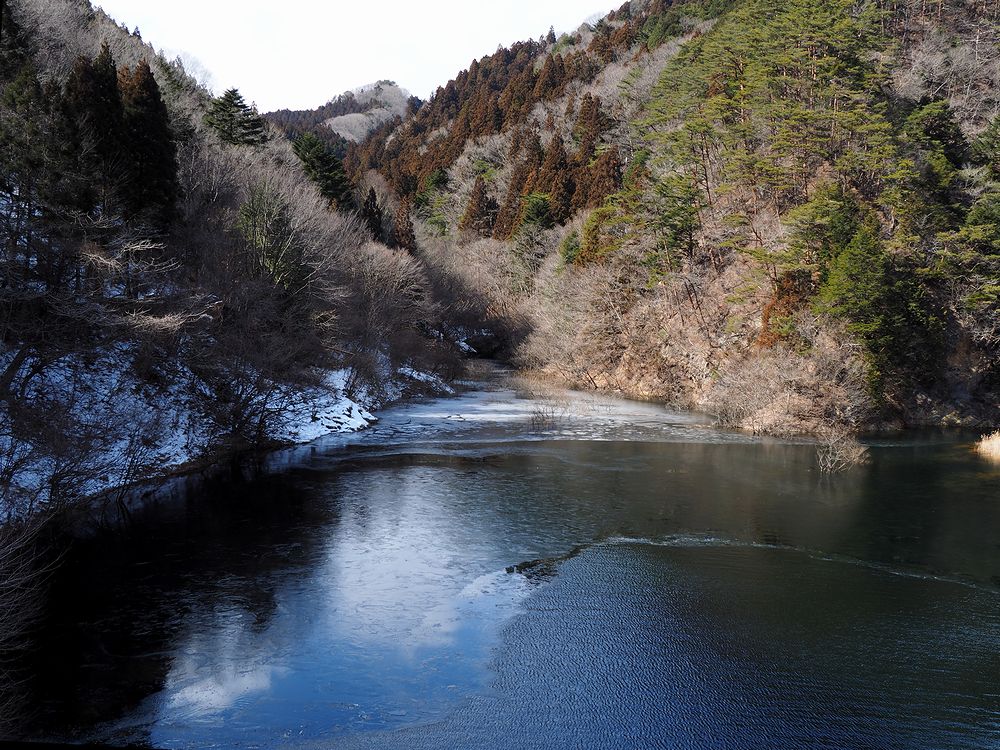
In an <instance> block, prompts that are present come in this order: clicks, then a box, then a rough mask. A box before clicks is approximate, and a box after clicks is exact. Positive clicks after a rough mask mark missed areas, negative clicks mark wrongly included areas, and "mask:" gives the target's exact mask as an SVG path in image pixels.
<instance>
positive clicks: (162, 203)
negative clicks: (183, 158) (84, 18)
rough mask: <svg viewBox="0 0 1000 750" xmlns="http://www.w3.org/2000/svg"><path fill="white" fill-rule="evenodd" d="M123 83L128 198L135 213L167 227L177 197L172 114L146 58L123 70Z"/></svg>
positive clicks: (156, 224)
mask: <svg viewBox="0 0 1000 750" xmlns="http://www.w3.org/2000/svg"><path fill="white" fill-rule="evenodd" d="M120 86H121V95H122V104H123V107H124V113H125V133H126V144H127V146H126V148H127V150H128V153H129V157H130V159H129V169H130V171H131V173H132V174H131V183H132V184H131V186H130V190H129V194H128V196H127V199H126V202H127V203H128V205H129V208H130V210H131V213H132V215H133V216H136V217H141V218H142V219H144V220H147V221H149V222H150V223H151V224H152V225H154V226H156V227H158V228H166V226H167V225H168V224H169V222H170V218H171V216H172V214H173V210H174V205H175V203H176V200H177V150H176V146H175V144H174V137H173V133H172V132H171V130H170V116H169V114H168V113H167V108H166V105H164V103H163V99H162V97H161V95H160V87H159V86H158V85H157V83H156V79H155V78H153V72H152V71H151V70H150V68H149V64H148V63H147V62H146V61H145V60H143V61H142V62H140V63H139V64H138V65H137V66H136V68H135V71H130V70H128V69H127V68H126V69H124V70H123V71H122V72H121V75H120Z"/></svg>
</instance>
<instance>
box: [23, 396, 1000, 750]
mask: <svg viewBox="0 0 1000 750" xmlns="http://www.w3.org/2000/svg"><path fill="white" fill-rule="evenodd" d="M871 453H872V461H871V463H870V465H868V466H865V467H861V468H858V469H855V470H852V471H850V472H848V473H846V474H843V475H840V476H836V477H833V478H827V479H824V478H822V477H820V476H819V474H818V472H817V470H816V464H815V447H814V446H812V445H810V444H808V443H804V442H803V443H797V444H796V443H788V442H781V441H777V440H761V439H754V438H751V437H748V436H744V435H732V434H726V433H723V432H720V431H717V430H715V429H714V428H712V427H711V426H710V424H709V423H708V422H707V420H705V419H702V418H700V417H697V416H693V415H687V414H678V413H672V412H670V411H668V410H665V409H664V408H663V407H660V406H657V405H652V404H642V403H635V402H626V401H619V400H614V399H609V398H596V397H591V396H587V395H582V394H572V393H565V392H546V393H542V394H539V393H529V392H528V391H527V390H526V389H525V388H524V386H523V385H519V384H517V383H508V382H504V381H501V380H499V379H496V380H494V381H491V382H490V383H487V384H480V385H479V386H478V387H476V388H474V389H473V390H470V391H469V392H468V393H466V394H464V395H462V396H460V397H458V398H453V399H448V400H440V401H432V402H428V403H423V404H410V405H407V406H404V407H400V408H398V409H395V410H393V411H391V412H389V413H388V414H386V415H385V418H384V419H383V421H382V422H381V423H380V424H379V425H378V426H377V427H376V428H374V429H372V430H370V431H368V432H366V433H363V434H361V435H358V436H354V437H351V438H349V439H336V440H335V439H331V440H329V441H327V442H326V443H321V444H318V445H316V446H312V447H310V448H309V449H306V450H296V451H292V452H289V453H286V454H283V455H281V456H277V457H275V458H274V459H273V460H272V461H271V462H270V463H271V465H270V467H269V471H268V473H267V474H266V475H265V476H264V477H263V478H260V479H257V480H254V481H245V482H235V481H229V482H225V483H217V484H215V485H212V486H209V487H206V488H205V489H203V490H202V491H201V492H199V493H196V494H195V495H193V496H191V497H190V498H188V499H187V500H186V501H184V502H172V503H163V504H161V505H159V506H157V507H153V508H150V509H148V510H147V511H146V512H145V513H144V514H142V516H141V517H140V518H139V519H138V520H137V524H136V528H135V530H134V531H133V532H132V533H131V534H130V535H128V536H120V535H115V536H105V537H101V538H98V539H95V540H92V541H88V542H84V543H81V544H80V545H78V547H77V548H76V549H75V550H74V552H73V553H72V555H71V557H70V559H69V561H68V562H67V564H66V565H64V566H63V568H62V569H61V571H60V573H59V576H58V578H57V580H56V581H55V582H54V586H53V592H52V595H51V603H50V605H49V608H48V611H47V614H46V618H45V623H44V629H43V630H42V632H41V633H40V634H39V636H38V641H37V650H36V658H35V659H34V661H33V663H32V666H31V672H32V674H31V679H29V681H28V682H27V684H26V685H25V690H26V691H27V692H28V695H30V701H29V703H30V705H31V707H32V713H31V717H30V719H26V720H25V722H24V726H25V729H24V732H25V733H27V734H28V735H30V736H33V737H37V738H46V739H64V740H65V739H71V740H98V741H103V742H110V743H116V744H129V743H142V744H148V745H152V746H155V747H164V748H173V747H237V746H239V747H268V748H270V747H308V748H326V747H337V748H341V747H345V748H351V747H372V748H424V747H426V748H464V747H478V748H512V749H513V748H548V747H553V748H558V747H581V748H583V747H586V748H625V747H636V748H645V747H665V748H706V749H708V748H748V747H755V748H764V747H774V748H900V749H903V748H940V749H946V748H987V747H1000V466H997V465H995V464H994V465H991V464H988V463H986V462H984V461H983V460H982V459H980V458H978V457H977V456H976V455H975V454H974V453H973V452H972V451H971V450H970V446H969V441H968V440H965V441H963V439H962V438H961V436H955V435H923V436H920V437H907V438H894V439H886V440H877V441H872V448H871Z"/></svg>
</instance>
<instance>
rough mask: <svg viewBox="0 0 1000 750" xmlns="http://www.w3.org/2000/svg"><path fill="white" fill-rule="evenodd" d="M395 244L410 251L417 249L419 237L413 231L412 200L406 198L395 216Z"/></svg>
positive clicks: (400, 203)
mask: <svg viewBox="0 0 1000 750" xmlns="http://www.w3.org/2000/svg"><path fill="white" fill-rule="evenodd" d="M393 245H394V246H395V247H398V248H400V249H401V250H406V251H407V252H410V253H412V252H415V251H416V249H417V238H416V235H414V233H413V221H412V220H411V219H410V201H409V200H407V199H406V198H404V199H403V200H401V201H400V202H399V208H398V209H397V210H396V216H395V217H394V221H393Z"/></svg>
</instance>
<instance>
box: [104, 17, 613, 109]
mask: <svg viewBox="0 0 1000 750" xmlns="http://www.w3.org/2000/svg"><path fill="white" fill-rule="evenodd" d="M95 5H100V6H101V7H103V8H104V10H105V11H107V13H108V14H110V15H111V16H113V17H114V18H115V19H116V20H117V21H119V22H122V23H125V24H127V25H128V27H129V28H130V29H131V28H134V27H136V26H138V27H139V31H140V32H141V33H142V37H143V39H145V40H146V41H147V42H149V43H150V44H152V45H153V46H154V47H156V48H157V49H162V50H164V51H165V52H166V53H167V55H168V56H169V57H174V56H176V55H177V54H180V53H186V55H185V59H187V57H186V56H187V55H190V56H192V57H193V58H194V59H195V60H196V61H197V62H199V63H200V64H201V65H202V66H203V67H204V68H205V70H207V71H208V73H210V74H211V81H210V83H211V84H212V85H213V86H214V88H215V89H216V90H222V89H225V88H228V87H230V86H236V87H238V88H239V89H240V91H241V92H242V93H243V95H244V96H245V97H246V99H247V100H248V101H254V102H256V103H257V106H258V107H259V108H260V110H261V111H269V110H274V109H280V108H286V107H287V108H291V109H306V108H312V107H317V106H319V105H320V104H323V103H325V102H327V101H328V100H330V99H331V98H333V97H334V96H336V95H337V94H340V93H342V92H343V91H346V90H348V89H353V88H356V87H358V86H361V85H364V84H366V83H373V82H375V81H377V80H381V79H385V78H388V79H390V80H394V81H396V82H397V83H398V84H400V85H401V86H403V87H404V88H407V89H409V90H410V92H411V93H413V94H416V95H417V96H419V97H421V98H422V99H426V98H427V97H428V96H429V95H430V94H431V93H432V92H433V91H434V89H436V88H437V87H438V86H439V85H443V84H445V83H447V82H448V80H449V79H451V78H453V77H454V76H455V74H456V73H458V72H459V71H460V70H463V69H464V68H466V67H468V65H469V63H470V62H472V60H473V59H476V58H479V57H482V56H483V55H487V54H490V53H492V52H494V51H495V50H496V48H497V45H498V44H504V45H509V44H511V43H512V42H516V41H519V40H523V39H527V38H537V37H538V36H540V35H541V34H544V33H545V32H547V31H548V29H549V26H554V27H555V28H556V31H572V30H574V29H576V28H577V27H578V26H579V25H580V24H581V23H582V22H583V21H585V20H586V19H587V18H589V17H591V16H593V15H595V14H597V13H605V12H607V11H610V10H611V9H612V8H613V7H617V6H618V5H621V0H493V1H490V0H487V2H480V1H478V0H423V1H422V2H420V1H416V2H408V1H407V0H381V2H371V0H349V1H347V2H344V1H342V0H334V1H333V2H330V1H329V0H328V1H327V2H322V0H320V1H317V0H268V1H267V2H259V1H257V0H243V2H233V1H231V0H96V1H95Z"/></svg>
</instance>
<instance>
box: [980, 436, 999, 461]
mask: <svg viewBox="0 0 1000 750" xmlns="http://www.w3.org/2000/svg"><path fill="white" fill-rule="evenodd" d="M976 450H977V451H979V454H980V455H981V456H983V457H984V458H988V459H990V460H991V461H1000V430H997V431H996V432H994V433H993V434H992V435H986V436H984V437H983V439H982V440H980V441H979V442H978V443H976Z"/></svg>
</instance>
